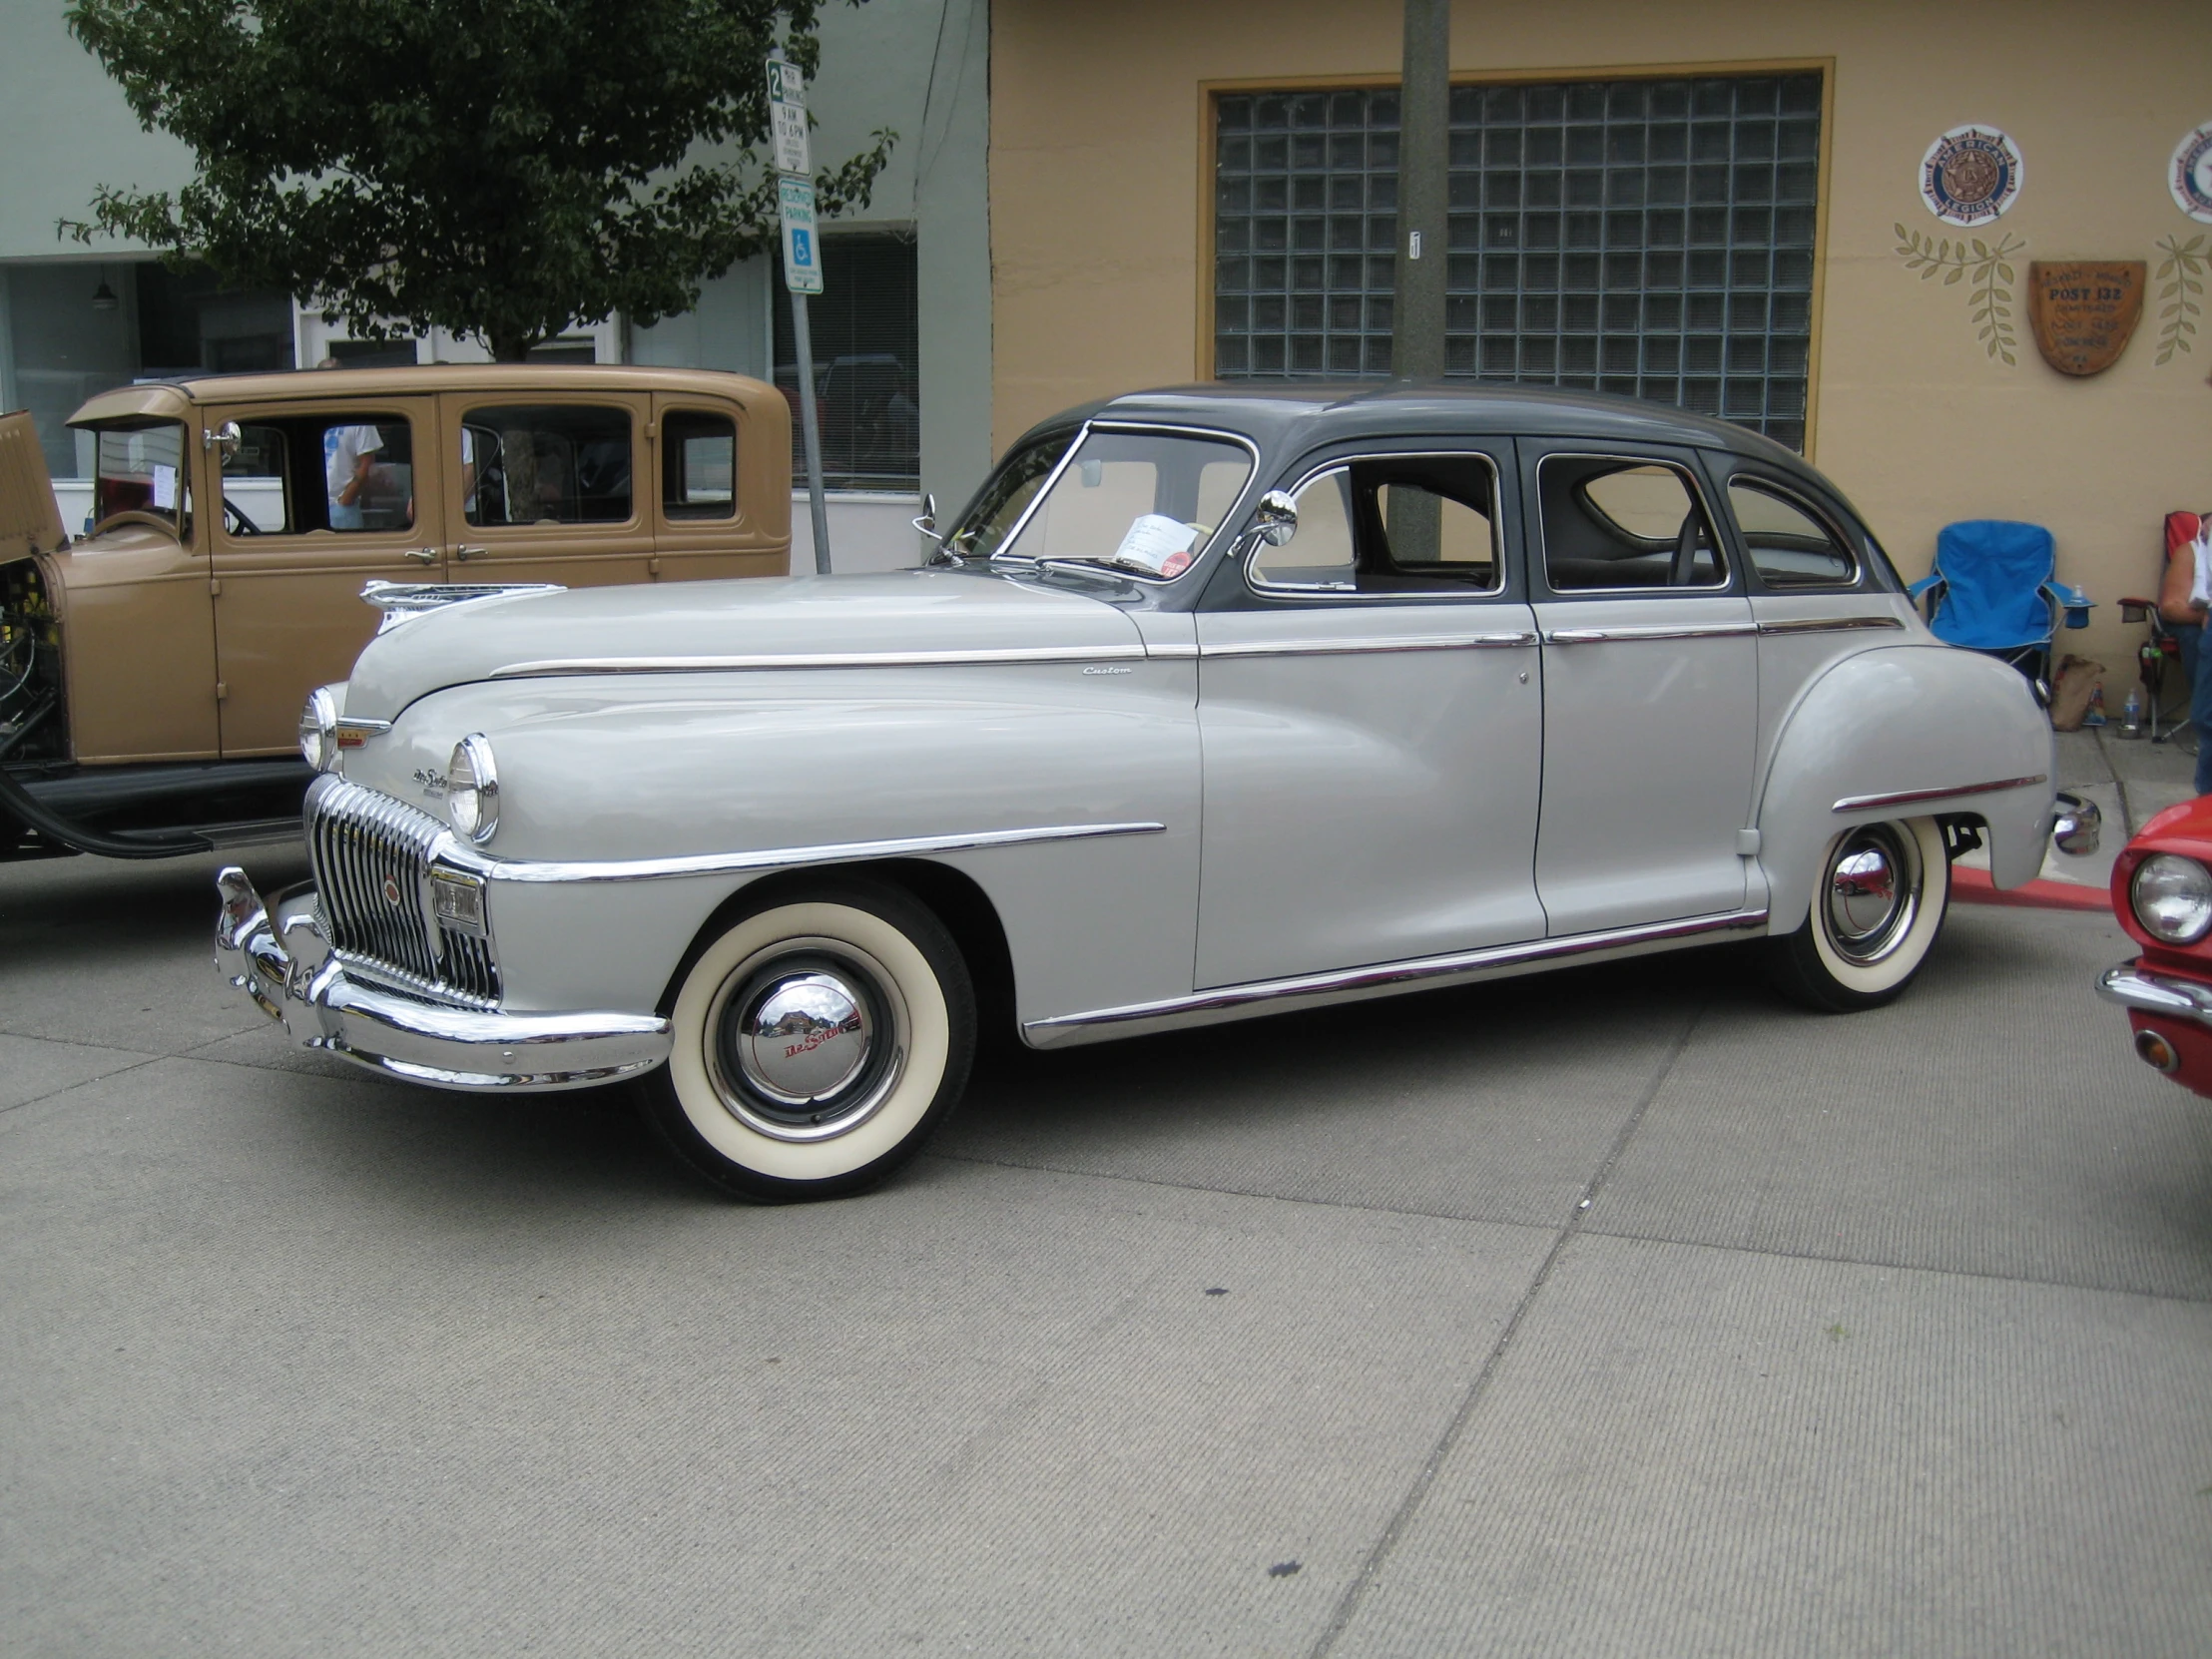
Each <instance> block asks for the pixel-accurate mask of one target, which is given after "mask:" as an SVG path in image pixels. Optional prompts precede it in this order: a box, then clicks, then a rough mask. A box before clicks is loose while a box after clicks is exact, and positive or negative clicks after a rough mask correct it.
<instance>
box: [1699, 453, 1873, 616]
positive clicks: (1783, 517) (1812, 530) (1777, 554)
mask: <svg viewBox="0 0 2212 1659" xmlns="http://www.w3.org/2000/svg"><path fill="white" fill-rule="evenodd" d="M1728 510H1729V511H1730V512H1732V513H1734V514H1735V515H1736V528H1737V529H1739V530H1741V531H1742V532H1743V537H1744V550H1745V552H1746V553H1748V554H1749V555H1750V557H1751V567H1752V569H1754V570H1756V571H1757V572H1759V579H1760V580H1761V581H1762V582H1764V583H1766V585H1767V586H1768V587H1770V588H1774V589H1776V590H1778V591H1790V592H1796V591H1801V590H1804V589H1808V588H1848V587H1850V586H1851V585H1852V584H1853V583H1855V582H1857V581H1858V580H1859V561H1858V560H1857V559H1855V558H1854V557H1852V553H1851V549H1850V547H1849V546H1848V545H1847V544H1846V543H1845V542H1844V541H1843V540H1842V538H1841V537H1839V536H1838V535H1837V534H1836V532H1835V531H1833V530H1831V529H1830V528H1829V527H1828V526H1827V525H1826V524H1825V523H1823V522H1822V521H1821V519H1820V518H1819V516H1818V515H1816V514H1815V513H1814V512H1813V511H1812V509H1811V508H1809V507H1807V506H1805V505H1803V504H1802V503H1800V502H1799V501H1797V500H1796V499H1794V498H1793V497H1791V496H1790V495H1788V494H1786V493H1785V492H1783V491H1782V490H1780V489H1778V488H1776V487H1775V486H1773V485H1771V484H1767V483H1763V482H1761V481H1760V480H1758V479H1756V478H1746V477H1742V476H1738V477H1735V478H1731V479H1730V480H1729V482H1728Z"/></svg>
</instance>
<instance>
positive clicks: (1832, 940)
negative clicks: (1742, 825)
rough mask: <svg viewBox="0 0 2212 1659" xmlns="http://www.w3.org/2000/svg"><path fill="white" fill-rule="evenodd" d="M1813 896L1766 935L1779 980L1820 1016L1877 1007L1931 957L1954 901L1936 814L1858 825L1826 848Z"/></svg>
mask: <svg viewBox="0 0 2212 1659" xmlns="http://www.w3.org/2000/svg"><path fill="white" fill-rule="evenodd" d="M1812 898H1813V902H1812V906H1811V908H1810V910H1809V912H1808V913H1807V915H1806V918H1805V921H1804V924H1803V925H1802V926H1800V927H1799V928H1798V929H1797V930H1796V931H1795V932H1793V933H1787V934H1784V935H1783V936H1781V937H1779V938H1774V939H1770V940H1768V941H1767V948H1768V961H1769V966H1770V968H1771V969H1772V971H1773V974H1774V978H1775V981H1776V983H1777V984H1778V985H1779V986H1780V987H1781V989H1782V990H1783V991H1784V993H1785V994H1787V995H1788V996H1790V997H1791V998H1792V999H1793V1000H1795V1001H1798V1002H1802V1003H1804V1004H1805V1005H1806V1006H1807V1007H1809V1008H1817V1009H1819V1010H1821V1011H1822V1012H1824V1013H1838V1014H1843V1013H1854V1012H1857V1011H1858V1010H1860V1009H1862V1008H1879V1007H1881V1006H1882V1005H1883V1004H1884V1003H1886V1002H1893V1001H1895V1000H1896V999H1897V998H1898V997H1899V996H1900V995H1902V994H1903V993H1904V990H1905V987H1906V986H1907V985H1909V984H1911V983H1912V982H1913V976H1914V975H1915V974H1917V973H1919V972H1920V970H1921V964H1922V963H1923V962H1925V961H1926V960H1927V959H1928V953H1929V951H1930V950H1931V949H1932V948H1934V946H1935V943H1936V935H1937V934H1938V933H1940V932H1941V931H1942V928H1943V915H1944V912H1945V910H1946V909H1947V908H1948V906H1949V903H1950V858H1949V855H1948V853H1947V852H1946V851H1945V850H1944V847H1943V831H1942V828H1941V826H1939V825H1938V824H1937V823H1936V821H1935V820H1934V819H1932V818H1916V819H1905V820H1902V821H1899V822H1896V823H1889V824H1861V825H1854V826H1852V827H1851V828H1850V829H1848V830H1843V831H1842V832H1841V833H1839V834H1838V835H1837V836H1836V837H1835V838H1834V839H1833V840H1831V841H1830V842H1829V843H1828V845H1827V846H1826V847H1825V848H1823V849H1822V853H1821V861H1820V869H1819V873H1818V875H1817V877H1816V878H1815V880H1814V883H1813V895H1812Z"/></svg>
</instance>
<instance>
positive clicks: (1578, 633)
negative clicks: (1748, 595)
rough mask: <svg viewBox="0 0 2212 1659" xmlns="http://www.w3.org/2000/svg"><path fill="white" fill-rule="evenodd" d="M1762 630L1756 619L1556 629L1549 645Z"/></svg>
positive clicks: (1548, 639) (1733, 634) (1729, 634)
mask: <svg viewBox="0 0 2212 1659" xmlns="http://www.w3.org/2000/svg"><path fill="white" fill-rule="evenodd" d="M1758 632H1759V624H1757V623H1756V622H1685V623H1682V624H1680V625H1679V626H1676V625H1671V624H1668V623H1664V622H1653V623H1633V624H1630V625H1629V626H1626V627H1622V628H1554V629H1553V630H1552V631H1551V632H1550V633H1548V634H1546V635H1545V636H1544V643H1545V644H1546V645H1614V644H1628V643H1631V642H1636V643H1641V642H1642V641H1645V640H1722V639H1742V638H1746V637H1749V636H1751V635H1755V634H1757V633H1758Z"/></svg>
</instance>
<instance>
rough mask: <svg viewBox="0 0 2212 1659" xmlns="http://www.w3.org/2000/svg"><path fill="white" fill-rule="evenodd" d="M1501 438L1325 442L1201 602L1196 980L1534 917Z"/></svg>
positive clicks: (1538, 926)
mask: <svg viewBox="0 0 2212 1659" xmlns="http://www.w3.org/2000/svg"><path fill="white" fill-rule="evenodd" d="M1511 460H1512V450H1511V447H1510V445H1509V444H1507V443H1503V442H1499V443H1495V444H1492V445H1482V444H1460V443H1450V444H1440V445H1436V446H1434V447H1433V448H1424V449H1423V450H1422V451H1420V452H1418V453H1373V452H1355V453H1349V454H1337V455H1333V456H1328V457H1325V458H1323V459H1320V460H1318V461H1316V462H1314V463H1312V464H1310V465H1308V466H1306V467H1305V468H1304V469H1302V471H1301V472H1300V473H1298V474H1296V475H1294V476H1293V477H1292V478H1290V479H1288V480H1286V486H1287V487H1288V488H1289V489H1290V490H1291V491H1292V493H1293V494H1294V496H1295V499H1296V501H1297V504H1298V509H1299V523H1298V528H1297V531H1296V533H1295V534H1294V535H1293V536H1292V537H1291V539H1290V540H1289V541H1287V542H1285V543H1283V544H1282V545H1280V546H1270V545H1268V544H1266V543H1264V542H1263V543H1261V544H1260V545H1259V546H1258V547H1257V548H1256V549H1255V550H1254V552H1252V553H1251V554H1250V555H1248V556H1247V557H1246V559H1245V560H1244V561H1243V562H1242V564H1241V566H1240V565H1238V564H1230V565H1225V566H1224V567H1222V569H1221V570H1220V571H1219V572H1218V573H1217V577H1216V582H1215V587H1214V590H1213V591H1212V592H1211V593H1210V594H1209V596H1208V603H1207V605H1206V607H1205V608H1203V609H1202V610H1201V611H1200V613H1199V615H1198V617H1197V619H1196V620H1197V636H1198V649H1199V729H1200V734H1201V739H1202V743H1203V749H1204V756H1205V783H1204V790H1205V797H1204V799H1205V809H1204V819H1203V822H1204V868H1203V872H1202V875H1201V878H1200V892H1199V928H1198V960H1197V983H1198V985H1199V986H1200V987H1201V988H1205V987H1213V986H1221V985H1230V984H1239V983H1249V982H1252V981H1255V980H1262V979H1271V978H1280V977H1285V976H1289V975H1294V974H1306V973H1320V972H1328V971H1331V970H1335V969H1342V968H1350V967H1357V966H1363V965H1367V964H1371V963H1380V962H1391V961H1403V960H1409V959H1413V958H1417V957H1422V956H1433V955H1439V954H1446V953H1449V952H1453V951H1459V950H1467V949H1473V948H1477V947H1480V946H1484V945H1494V944H1505V943H1512V942H1516V941H1520V940H1526V939H1533V938H1540V937H1542V936H1543V930H1544V918H1543V911H1542V909H1541V908H1540V907H1539V906H1538V904H1537V901H1536V892H1535V881H1534V873H1533V868H1532V860H1533V855H1534V850H1535V838H1536V806H1537V786H1538V781H1539V776H1540V767H1541V750H1542V735H1543V734H1542V710H1541V701H1540V698H1541V688H1540V686H1539V685H1538V684H1537V683H1536V680H1535V669H1536V667H1537V644H1536V632H1535V618H1534V616H1533V614H1532V613H1531V611H1530V609H1529V606H1528V602H1527V599H1526V595H1525V590H1524V588H1523V585H1522V578H1521V573H1520V571H1519V569H1518V561H1517V560H1515V559H1513V558H1511V557H1510V556H1509V550H1510V549H1512V548H1513V547H1514V546H1515V541H1514V537H1513V529H1514V524H1513V520H1514V513H1513V503H1514V500H1515V497H1516V495H1517V491H1516V488H1515V480H1514V477H1513V471H1512V465H1511Z"/></svg>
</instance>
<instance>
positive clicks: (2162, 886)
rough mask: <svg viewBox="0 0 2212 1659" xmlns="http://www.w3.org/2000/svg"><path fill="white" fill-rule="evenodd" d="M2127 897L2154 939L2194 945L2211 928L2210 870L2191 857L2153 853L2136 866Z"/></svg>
mask: <svg viewBox="0 0 2212 1659" xmlns="http://www.w3.org/2000/svg"><path fill="white" fill-rule="evenodd" d="M2127 896H2128V901H2129V902H2130V903H2132V904H2133V905H2134V906H2135V919H2136V920H2137V921H2139V922H2141V923H2142V924H2143V927H2144V929H2145V931H2147V932H2148V933H2149V934H2150V936H2151V937H2152V938H2154V939H2163V940H2165V942H2166V943H2168V944H2194V943H2196V942H2197V940H2199V939H2201V938H2203V937H2204V935H2205V933H2206V931H2207V930H2208V929H2212V870H2208V869H2206V868H2205V867H2204V866H2203V865H2202V864H2200V863H2198V862H2197V861H2196V859H2194V858H2184V857H2181V856H2179V855H2177V854H2175V853H2172V852H2153V853H2152V854H2151V855H2150V856H2149V857H2147V858H2145V859H2144V860H2143V861H2142V862H2141V863H2140V864H2138V865H2137V866H2136V868H2135V878H2134V879H2133V880H2132V881H2130V882H2129V883H2128V887H2127Z"/></svg>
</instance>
